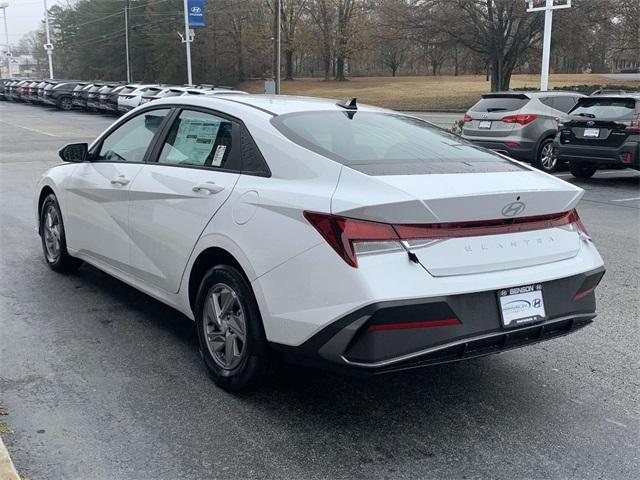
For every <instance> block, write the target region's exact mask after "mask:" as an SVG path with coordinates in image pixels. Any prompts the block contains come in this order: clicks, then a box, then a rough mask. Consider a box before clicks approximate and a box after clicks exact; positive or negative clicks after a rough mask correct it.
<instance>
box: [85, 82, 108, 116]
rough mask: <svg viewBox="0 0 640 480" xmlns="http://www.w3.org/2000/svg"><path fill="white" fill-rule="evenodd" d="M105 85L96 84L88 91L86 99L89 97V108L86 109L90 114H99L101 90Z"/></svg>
mask: <svg viewBox="0 0 640 480" xmlns="http://www.w3.org/2000/svg"><path fill="white" fill-rule="evenodd" d="M104 86H105V84H104V83H94V84H92V85H91V87H89V88H88V89H87V93H86V97H87V106H86V109H87V111H89V112H97V111H98V109H99V108H100V99H99V96H100V93H99V91H100V89H101V88H102V87H104Z"/></svg>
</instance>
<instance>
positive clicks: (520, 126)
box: [462, 91, 584, 173]
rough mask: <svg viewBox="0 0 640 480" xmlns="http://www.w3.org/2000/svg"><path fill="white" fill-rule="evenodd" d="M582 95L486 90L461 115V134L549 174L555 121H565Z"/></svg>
mask: <svg viewBox="0 0 640 480" xmlns="http://www.w3.org/2000/svg"><path fill="white" fill-rule="evenodd" d="M582 97H584V95H582V94H580V93H576V92H560V91H558V92H529V91H522V92H518V91H508V92H495V93H487V94H485V95H482V98H481V99H480V101H478V103H476V104H475V105H474V106H473V107H471V108H470V109H469V111H468V112H467V113H466V114H465V115H464V125H463V127H462V137H463V138H465V139H466V140H469V141H470V142H472V143H474V144H476V145H479V146H482V147H486V148H489V149H491V150H496V151H498V152H501V153H504V154H505V155H508V156H510V157H512V158H515V159H517V160H524V161H526V162H531V164H532V165H533V166H534V167H536V168H539V169H540V170H543V171H545V172H547V173H551V172H554V171H555V170H556V169H557V168H558V165H557V162H556V158H555V157H554V156H553V139H554V138H555V136H556V133H557V132H558V121H562V120H566V119H567V118H568V116H567V112H569V110H571V109H572V108H573V107H574V105H575V104H576V102H577V101H578V99H579V98H582Z"/></svg>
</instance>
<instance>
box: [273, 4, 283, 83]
mask: <svg viewBox="0 0 640 480" xmlns="http://www.w3.org/2000/svg"><path fill="white" fill-rule="evenodd" d="M276 2H277V3H278V8H277V13H276V15H277V16H278V21H277V25H278V33H277V39H278V40H277V42H278V48H277V49H276V71H275V72H274V73H275V74H276V95H280V51H281V43H282V0H276Z"/></svg>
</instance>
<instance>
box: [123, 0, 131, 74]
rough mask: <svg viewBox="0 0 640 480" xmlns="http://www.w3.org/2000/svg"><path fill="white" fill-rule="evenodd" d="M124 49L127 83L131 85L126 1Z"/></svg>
mask: <svg viewBox="0 0 640 480" xmlns="http://www.w3.org/2000/svg"><path fill="white" fill-rule="evenodd" d="M124 49H125V58H126V61H127V83H131V55H130V54H129V0H124Z"/></svg>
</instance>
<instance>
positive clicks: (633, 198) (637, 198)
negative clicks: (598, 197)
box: [611, 197, 640, 202]
mask: <svg viewBox="0 0 640 480" xmlns="http://www.w3.org/2000/svg"><path fill="white" fill-rule="evenodd" d="M634 200H640V197H631V198H618V199H616V200H611V201H612V202H633V201H634Z"/></svg>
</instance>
